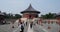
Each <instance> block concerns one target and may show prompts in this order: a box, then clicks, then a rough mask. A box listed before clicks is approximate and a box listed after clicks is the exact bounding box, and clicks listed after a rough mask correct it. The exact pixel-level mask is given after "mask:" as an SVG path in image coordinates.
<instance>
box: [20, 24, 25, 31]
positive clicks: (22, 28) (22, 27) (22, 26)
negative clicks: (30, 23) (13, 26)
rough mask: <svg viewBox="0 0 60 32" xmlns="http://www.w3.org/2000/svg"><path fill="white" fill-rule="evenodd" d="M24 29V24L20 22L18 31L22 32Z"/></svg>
mask: <svg viewBox="0 0 60 32" xmlns="http://www.w3.org/2000/svg"><path fill="white" fill-rule="evenodd" d="M23 31H24V25H23V24H22V23H21V31H20V32H23Z"/></svg>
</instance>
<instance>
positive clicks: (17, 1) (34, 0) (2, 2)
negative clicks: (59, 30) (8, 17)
mask: <svg viewBox="0 0 60 32" xmlns="http://www.w3.org/2000/svg"><path fill="white" fill-rule="evenodd" d="M30 3H31V5H32V7H33V8H34V9H35V10H37V11H40V12H41V14H46V13H49V12H52V13H58V12H60V0H0V10H1V11H2V12H6V13H13V14H20V12H21V11H23V10H25V9H27V8H28V6H29V4H30Z"/></svg>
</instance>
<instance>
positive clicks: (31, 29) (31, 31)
mask: <svg viewBox="0 0 60 32" xmlns="http://www.w3.org/2000/svg"><path fill="white" fill-rule="evenodd" d="M27 32H33V28H30V24H29V26H28V30H27Z"/></svg>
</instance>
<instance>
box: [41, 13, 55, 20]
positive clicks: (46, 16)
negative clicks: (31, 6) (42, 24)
mask: <svg viewBox="0 0 60 32" xmlns="http://www.w3.org/2000/svg"><path fill="white" fill-rule="evenodd" d="M41 17H42V18H44V19H54V18H55V15H54V14H52V13H48V14H45V15H41Z"/></svg>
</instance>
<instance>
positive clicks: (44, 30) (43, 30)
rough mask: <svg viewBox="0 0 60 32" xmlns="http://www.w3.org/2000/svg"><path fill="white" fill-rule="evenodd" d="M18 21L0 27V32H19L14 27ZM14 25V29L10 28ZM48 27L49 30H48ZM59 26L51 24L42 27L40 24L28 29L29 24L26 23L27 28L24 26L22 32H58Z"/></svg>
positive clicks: (16, 27) (17, 27) (18, 28)
mask: <svg viewBox="0 0 60 32" xmlns="http://www.w3.org/2000/svg"><path fill="white" fill-rule="evenodd" d="M17 21H18V20H16V22H15V24H12V23H10V24H5V25H0V32H19V31H20V27H19V26H16V25H17V24H18V23H17ZM13 25H15V28H12V26H13ZM48 26H50V27H51V28H50V29H48ZM59 29H60V26H59V25H58V24H56V23H53V24H47V23H46V24H45V23H43V25H40V24H34V25H33V26H32V28H30V23H29V22H28V23H27V26H26V25H25V26H24V32H59Z"/></svg>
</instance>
